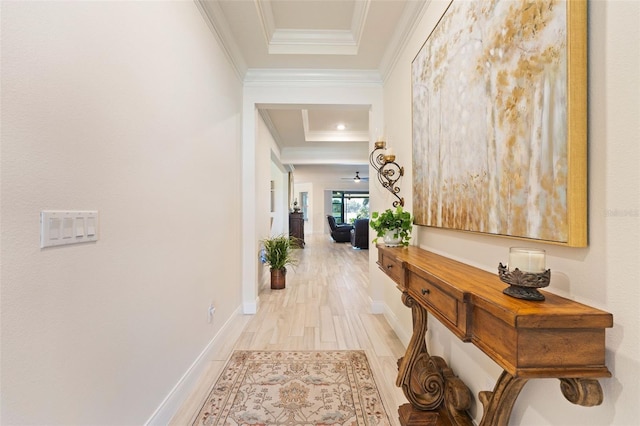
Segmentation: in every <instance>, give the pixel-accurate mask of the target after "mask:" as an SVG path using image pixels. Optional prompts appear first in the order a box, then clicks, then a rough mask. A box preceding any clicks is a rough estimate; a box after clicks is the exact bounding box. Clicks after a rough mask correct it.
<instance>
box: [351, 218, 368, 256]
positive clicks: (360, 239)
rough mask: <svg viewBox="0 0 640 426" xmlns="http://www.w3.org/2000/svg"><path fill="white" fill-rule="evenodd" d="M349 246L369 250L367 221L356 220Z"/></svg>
mask: <svg viewBox="0 0 640 426" xmlns="http://www.w3.org/2000/svg"><path fill="white" fill-rule="evenodd" d="M351 245H352V246H353V247H354V248H359V249H368V248H369V219H356V221H355V222H354V223H353V229H352V230H351Z"/></svg>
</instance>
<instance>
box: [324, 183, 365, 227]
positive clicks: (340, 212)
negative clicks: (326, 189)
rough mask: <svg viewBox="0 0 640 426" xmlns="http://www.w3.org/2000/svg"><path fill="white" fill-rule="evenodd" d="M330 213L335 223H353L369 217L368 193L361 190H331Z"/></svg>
mask: <svg viewBox="0 0 640 426" xmlns="http://www.w3.org/2000/svg"><path fill="white" fill-rule="evenodd" d="M331 214H332V215H333V217H335V218H336V222H337V223H353V222H354V221H355V220H356V219H359V218H362V217H369V193H368V192H363V191H333V193H332V196H331Z"/></svg>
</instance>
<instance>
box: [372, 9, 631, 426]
mask: <svg viewBox="0 0 640 426" xmlns="http://www.w3.org/2000/svg"><path fill="white" fill-rule="evenodd" d="M448 3H449V2H448V1H433V2H432V3H431V4H430V6H429V9H428V11H427V13H426V14H425V16H424V18H423V19H422V21H421V24H420V28H419V29H418V31H417V32H416V33H415V34H414V36H413V37H412V38H411V40H409V42H408V44H407V46H406V49H405V50H404V52H403V54H402V57H401V59H400V60H399V62H398V65H397V66H396V68H395V70H394V72H393V75H392V76H391V77H390V78H389V79H388V81H387V82H386V84H385V100H384V101H385V119H386V125H387V129H388V132H389V134H391V135H393V136H394V139H395V141H396V142H397V144H399V145H401V146H397V145H396V151H397V153H398V154H397V155H398V161H400V162H403V163H404V164H405V165H408V164H410V158H411V83H410V75H411V73H410V63H411V61H412V59H413V57H414V56H415V54H416V53H417V52H418V50H419V48H420V46H421V45H422V43H423V42H424V40H425V39H426V38H427V36H428V35H429V33H430V31H431V29H432V28H433V27H434V25H435V23H436V22H437V20H438V18H439V17H440V16H441V14H442V12H443V10H444V8H445V7H446V5H447V4H448ZM589 19H590V21H589V212H590V213H589V216H590V219H589V237H590V243H589V247H588V248H582V249H576V248H566V247H557V246H552V245H538V244H531V245H532V246H540V247H541V248H544V249H545V250H547V265H548V266H549V267H550V268H551V269H552V271H556V272H557V274H554V277H557V278H558V279H557V280H556V281H555V282H552V283H551V286H550V287H549V288H548V290H549V291H552V292H555V293H558V294H560V295H562V296H565V297H568V298H570V299H575V300H577V301H580V302H583V303H586V304H589V305H592V306H595V307H598V308H601V309H604V310H606V311H608V312H611V313H612V314H613V316H614V327H613V328H612V329H608V330H607V338H606V343H607V365H608V367H609V369H610V370H611V371H612V373H613V377H612V378H610V379H602V380H601V381H600V382H601V384H602V386H603V389H604V403H603V404H602V405H601V406H598V407H592V408H585V407H580V406H576V405H572V404H571V403H569V402H568V401H566V400H565V399H564V398H563V396H562V394H561V393H560V389H559V382H558V381H557V380H551V379H550V380H533V381H530V382H529V383H528V384H527V385H526V386H525V388H524V390H523V392H522V393H521V395H520V397H519V399H518V400H517V403H516V405H515V408H514V412H513V414H512V418H511V421H512V423H513V424H519V425H536V426H538V425H586V424H589V425H636V424H638V418H639V417H640V408H639V407H640V406H639V405H638V401H639V400H640V388H639V384H638V371H640V343H639V342H640V315H638V301H640V291H639V288H640V285H639V283H640V268H639V267H638V265H639V264H640V191H639V190H638V188H639V186H640V167H639V165H640V144H639V143H638V135H639V134H640V124H639V117H640V97H639V92H638V90H637V89H638V87H639V85H640V55H639V51H638V46H639V45H640V25H638V24H639V23H640V3H639V2H635V1H614V0H610V1H597V2H589ZM407 179H408V182H411V180H410V173H409V175H408V176H407ZM406 185H408V184H406ZM403 189H404V188H403ZM372 192H373V190H372ZM405 197H406V196H405ZM409 198H410V197H409ZM373 201H375V202H379V201H380V200H373ZM407 207H408V208H409V209H411V207H412V204H411V202H410V201H409V202H408V203H407ZM414 235H415V236H416V237H417V240H418V241H417V242H418V243H419V245H420V246H421V247H423V248H425V249H429V250H433V251H437V252H439V253H442V254H444V255H446V256H449V257H452V258H456V259H459V260H462V261H465V262H467V263H470V264H472V265H474V266H478V267H480V268H482V269H485V270H487V271H495V269H496V265H497V264H498V262H500V261H505V260H506V257H507V256H508V247H509V246H511V245H513V241H510V240H507V239H503V238H498V237H489V236H480V235H472V234H466V233H462V232H454V231H445V230H438V229H434V228H420V229H418V230H417V231H416V232H414ZM372 251H374V252H375V250H372ZM371 261H372V262H373V261H374V259H372V260H371ZM371 273H372V280H373V281H374V282H380V283H383V284H382V285H384V286H386V290H385V296H384V300H385V303H386V305H387V306H386V313H387V315H388V317H389V318H390V320H391V322H392V323H393V324H394V325H395V326H396V327H397V329H398V331H399V334H400V335H401V336H405V337H406V336H407V335H408V333H409V331H410V329H411V321H410V317H409V315H408V314H407V311H409V309H408V308H406V307H404V306H402V305H401V304H400V303H399V302H398V299H399V297H400V294H399V292H398V291H397V290H396V289H395V287H394V286H393V285H392V284H391V282H390V281H389V280H388V279H387V278H385V277H384V276H383V275H382V274H381V273H380V272H379V271H377V269H376V268H375V264H374V263H372V265H371ZM428 342H429V347H430V350H431V351H432V353H433V354H437V355H443V356H444V357H445V358H447V359H448V360H449V361H450V365H451V366H452V368H453V369H454V371H455V372H456V374H458V375H459V376H460V377H461V378H462V379H463V380H464V381H465V382H466V383H467V384H468V385H469V386H470V388H471V390H472V392H473V393H474V395H476V397H477V394H478V391H480V390H489V384H491V385H492V384H493V383H495V380H496V379H497V377H498V375H499V373H500V369H499V368H498V367H497V365H496V364H494V363H493V362H492V361H491V360H490V359H489V358H488V357H486V356H485V355H484V354H483V353H482V352H480V351H479V350H478V349H476V348H475V347H474V346H473V345H471V344H465V343H461V342H460V341H459V340H458V339H457V338H454V337H453V336H452V335H451V333H450V332H448V331H447V330H446V329H445V328H444V327H443V326H442V325H441V324H439V323H438V321H437V320H435V319H434V320H432V321H431V322H430V331H429V333H428ZM481 411H482V408H481V406H479V403H476V405H475V406H474V409H473V412H474V414H475V416H476V420H479V419H480V417H481V415H482V412H481Z"/></svg>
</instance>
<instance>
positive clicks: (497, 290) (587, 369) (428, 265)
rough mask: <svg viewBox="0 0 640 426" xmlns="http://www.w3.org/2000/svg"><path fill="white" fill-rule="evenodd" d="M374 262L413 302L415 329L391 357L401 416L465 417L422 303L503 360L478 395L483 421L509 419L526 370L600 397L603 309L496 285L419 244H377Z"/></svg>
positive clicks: (431, 421)
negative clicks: (431, 340)
mask: <svg viewBox="0 0 640 426" xmlns="http://www.w3.org/2000/svg"><path fill="white" fill-rule="evenodd" d="M378 265H379V267H380V269H382V270H383V271H384V272H385V273H386V274H387V275H388V276H389V277H390V278H391V279H392V280H393V281H394V282H395V283H396V284H397V287H398V289H399V290H400V291H401V292H402V301H403V303H404V304H405V305H406V306H407V307H410V308H411V310H412V315H413V335H412V337H411V340H410V342H409V346H408V347H407V351H406V353H405V355H404V357H402V358H400V359H399V360H398V377H397V380H396V385H397V386H399V387H401V388H402V389H403V391H404V394H405V396H406V397H407V399H408V400H409V402H410V404H404V405H402V406H400V408H399V410H398V412H399V415H400V423H401V424H402V425H404V426H407V425H472V424H473V423H472V420H471V417H470V416H469V414H468V413H467V410H468V409H469V407H470V404H471V400H472V398H473V397H472V396H471V392H470V391H469V388H468V387H467V386H466V385H465V384H464V383H463V382H462V380H460V379H459V378H458V377H456V376H455V374H454V373H453V371H452V370H451V369H450V368H449V367H448V366H447V364H446V362H445V361H444V360H443V359H442V358H440V357H437V356H431V355H429V352H428V351H427V348H426V343H425V339H424V338H425V333H426V332H427V312H429V313H431V314H432V315H433V316H434V317H436V318H437V319H438V320H439V321H440V322H442V324H444V325H445V326H446V327H447V328H448V329H449V330H450V331H451V332H452V333H453V334H454V335H456V336H457V337H458V338H459V339H461V340H462V341H464V342H471V343H473V344H474V345H475V346H477V347H478V348H480V349H481V350H482V351H483V352H484V353H485V354H487V356H489V357H490V358H491V359H492V360H493V361H495V362H496V363H497V364H498V365H500V366H501V367H502V368H503V370H504V371H503V373H502V375H501V376H500V378H499V379H498V382H497V383H496V385H495V387H494V389H493V390H492V391H483V392H480V394H479V399H480V402H481V403H482V405H483V408H484V413H483V416H482V420H481V422H480V425H483V426H507V425H508V423H509V416H510V415H511V410H512V409H513V406H514V404H515V401H516V399H517V397H518V395H519V393H520V391H521V390H522V388H523V386H524V385H525V384H526V383H527V381H528V380H530V379H537V378H558V379H560V388H561V391H562V394H563V395H564V396H565V398H567V399H568V400H569V401H571V402H572V403H574V404H579V405H582V406H593V405H599V404H601V403H602V400H603V394H602V388H601V387H600V383H599V382H598V381H597V380H596V379H597V378H599V377H611V373H610V372H609V370H608V369H607V367H606V365H605V328H608V327H612V326H613V317H612V315H611V314H610V313H607V312H604V311H601V310H598V309H595V308H592V307H589V306H586V305H583V304H580V303H577V302H574V301H571V300H568V299H565V298H563V297H560V296H557V295H554V294H552V293H548V292H545V293H544V294H545V298H546V300H544V301H525V300H520V299H515V298H513V297H510V296H507V295H505V294H503V293H502V290H503V289H504V288H506V286H507V284H505V283H503V282H502V281H500V279H499V278H498V274H497V266H496V273H495V274H492V273H490V272H487V271H483V270H481V269H478V268H474V267H472V266H469V265H466V264H464V263H460V262H457V261H455V260H452V259H449V258H446V257H443V256H440V255H437V254H435V253H431V252H428V251H426V250H422V249H420V248H417V247H407V248H388V247H385V246H381V245H379V246H378Z"/></svg>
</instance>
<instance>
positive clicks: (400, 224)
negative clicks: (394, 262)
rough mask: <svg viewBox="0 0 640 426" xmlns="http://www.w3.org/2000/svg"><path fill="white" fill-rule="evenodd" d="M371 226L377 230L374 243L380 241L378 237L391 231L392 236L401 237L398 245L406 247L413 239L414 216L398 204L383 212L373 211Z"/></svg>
mask: <svg viewBox="0 0 640 426" xmlns="http://www.w3.org/2000/svg"><path fill="white" fill-rule="evenodd" d="M369 226H371V228H373V230H374V231H376V238H374V240H373V243H374V244H375V243H377V242H378V238H380V237H385V235H387V234H388V233H389V234H390V237H392V238H399V239H400V241H399V242H398V243H397V244H398V245H401V246H404V247H406V246H408V245H409V240H410V239H411V229H412V228H413V217H412V216H411V213H410V212H407V211H405V210H404V209H403V208H402V206H398V207H396V208H395V209H387V210H385V211H383V212H382V213H378V212H373V213H371V220H370V221H369Z"/></svg>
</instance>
